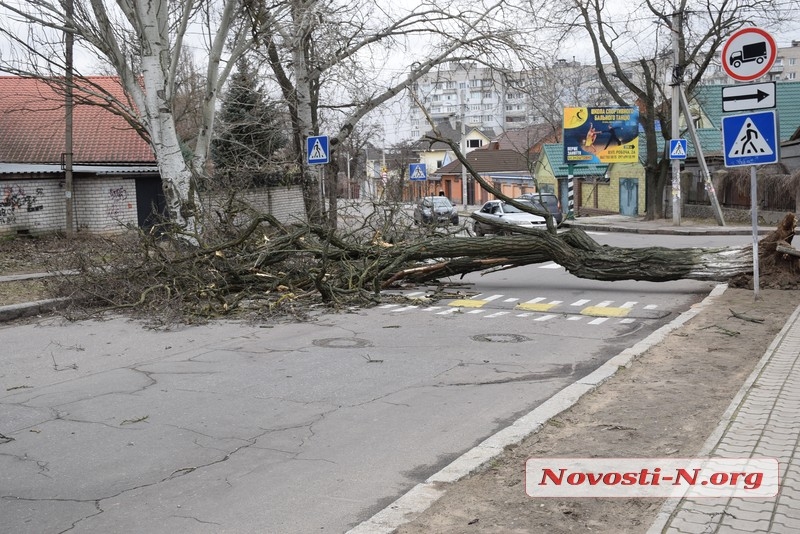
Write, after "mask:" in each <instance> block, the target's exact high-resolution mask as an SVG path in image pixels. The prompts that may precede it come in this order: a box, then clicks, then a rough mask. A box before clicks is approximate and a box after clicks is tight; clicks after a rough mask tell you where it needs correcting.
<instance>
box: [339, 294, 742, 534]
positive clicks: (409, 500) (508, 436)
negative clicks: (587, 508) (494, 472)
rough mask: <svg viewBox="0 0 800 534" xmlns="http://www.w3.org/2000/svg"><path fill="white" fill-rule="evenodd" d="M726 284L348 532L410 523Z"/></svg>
mask: <svg viewBox="0 0 800 534" xmlns="http://www.w3.org/2000/svg"><path fill="white" fill-rule="evenodd" d="M727 287H728V286H727V284H719V285H717V286H715V287H714V289H712V290H711V292H710V293H709V294H708V296H707V297H706V298H704V299H703V300H702V301H700V302H699V303H697V304H695V305H694V306H692V307H691V308H690V309H688V310H686V311H685V312H683V313H682V314H680V315H679V316H678V317H676V318H675V319H673V320H672V321H670V322H669V323H667V324H665V325H664V326H662V327H661V328H659V329H658V330H656V331H655V332H653V333H651V334H650V335H649V336H647V337H646V338H644V339H643V340H641V341H639V342H638V343H636V344H635V345H634V346H633V347H630V348H627V349H625V350H623V351H622V352H620V353H619V354H617V355H616V356H614V357H612V358H611V359H610V360H608V361H607V362H605V363H604V364H603V365H601V366H600V367H599V368H597V369H596V370H595V371H594V372H592V373H591V374H589V375H588V376H585V377H583V378H582V379H580V380H578V381H577V382H574V383H572V384H570V385H569V386H567V387H565V388H564V389H562V390H561V391H559V392H558V393H556V394H555V395H553V396H552V397H550V398H549V399H547V400H546V401H544V402H543V403H542V404H540V405H539V406H537V407H536V408H534V409H533V410H532V411H531V412H529V413H528V414H527V415H524V416H522V417H521V418H519V419H517V420H516V421H515V422H514V423H512V424H511V426H508V427H506V428H504V429H502V430H500V431H499V432H497V433H496V434H494V435H492V436H489V437H488V438H487V439H485V440H484V441H483V442H481V443H480V444H479V445H477V446H475V447H473V448H472V449H470V450H468V451H467V452H465V453H464V454H462V455H461V456H459V457H458V458H456V459H455V460H454V461H453V462H452V463H450V464H449V465H447V466H445V467H444V468H442V469H441V470H440V471H439V472H437V473H434V474H433V475H431V476H430V477H428V479H427V480H425V482H422V483H420V484H417V485H416V486H414V487H413V488H411V489H410V490H409V491H408V492H407V493H406V494H404V495H402V496H401V497H400V498H398V499H397V500H396V501H394V502H393V503H392V504H390V505H389V506H387V507H386V508H384V509H383V510H381V511H380V512H378V513H376V514H375V515H373V516H372V517H371V518H369V519H367V520H366V521H364V522H362V523H360V524H358V525H356V526H355V527H354V528H352V529H350V530H348V531H347V533H346V534H391V533H392V532H393V531H394V530H395V529H397V528H399V527H400V526H401V525H404V524H406V523H409V522H411V521H413V520H414V519H416V518H417V516H419V515H420V514H421V513H422V512H424V511H425V510H427V509H428V508H429V507H430V506H431V505H432V504H433V503H435V502H436V501H437V500H439V498H441V497H442V496H443V495H444V494H445V492H446V488H445V487H443V484H444V483H448V482H456V481H458V480H460V479H462V478H464V477H466V476H467V475H469V474H471V473H472V472H474V471H475V470H477V469H478V468H479V467H481V466H482V465H484V464H485V463H486V462H488V461H489V460H492V459H494V458H496V457H497V456H499V455H500V454H502V453H503V451H504V450H505V448H506V447H508V446H509V445H516V444H517V443H520V442H521V441H522V440H523V439H525V438H526V437H528V436H529V435H531V434H534V433H536V432H538V431H539V430H540V429H541V428H542V427H543V426H544V425H545V424H547V422H548V421H549V420H550V419H551V418H553V417H555V416H556V415H558V414H560V413H561V412H563V411H565V410H567V409H569V408H571V407H572V406H574V405H575V404H576V403H577V402H578V400H580V398H581V397H583V396H584V395H585V394H586V393H589V392H591V391H594V390H595V389H597V388H598V387H599V386H600V385H602V384H603V383H604V382H605V381H606V380H608V379H609V378H611V377H612V376H614V375H615V374H616V372H617V371H618V370H619V368H620V367H627V366H628V365H630V364H631V363H632V362H633V361H634V360H635V359H636V358H637V357H639V356H640V355H641V354H643V353H644V352H646V351H647V350H648V349H649V348H650V347H652V346H653V345H656V344H658V343H660V342H661V341H663V340H664V338H665V337H666V336H667V335H668V334H669V333H670V332H672V331H673V330H675V329H677V328H678V327H680V326H682V325H683V324H684V323H686V322H687V321H689V320H690V319H692V318H694V317H695V316H696V315H698V314H699V313H700V312H701V311H702V310H703V309H704V308H706V307H708V306H709V305H710V304H711V303H712V302H713V301H714V300H716V298H717V297H718V296H719V295H722V293H724V292H725V290H726V289H727Z"/></svg>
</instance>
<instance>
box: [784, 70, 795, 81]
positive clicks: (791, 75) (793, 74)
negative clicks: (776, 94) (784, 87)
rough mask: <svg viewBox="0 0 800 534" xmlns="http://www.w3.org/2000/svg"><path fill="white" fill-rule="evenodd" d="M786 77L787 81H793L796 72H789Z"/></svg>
mask: <svg viewBox="0 0 800 534" xmlns="http://www.w3.org/2000/svg"><path fill="white" fill-rule="evenodd" d="M786 77H787V78H788V79H790V80H794V79H795V78H796V77H797V73H796V72H790V73H789V74H788V75H787V76H786Z"/></svg>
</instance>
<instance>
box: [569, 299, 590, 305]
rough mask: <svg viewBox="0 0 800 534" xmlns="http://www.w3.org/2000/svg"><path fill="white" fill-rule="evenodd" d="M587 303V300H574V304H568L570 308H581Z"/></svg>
mask: <svg viewBox="0 0 800 534" xmlns="http://www.w3.org/2000/svg"><path fill="white" fill-rule="evenodd" d="M588 302H590V301H589V299H581V300H576V301H575V302H573V303H572V304H570V306H583V305H584V304H586V303H588Z"/></svg>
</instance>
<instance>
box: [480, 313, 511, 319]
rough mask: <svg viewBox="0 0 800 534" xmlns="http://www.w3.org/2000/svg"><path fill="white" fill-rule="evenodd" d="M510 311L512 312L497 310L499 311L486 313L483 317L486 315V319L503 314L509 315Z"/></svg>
mask: <svg viewBox="0 0 800 534" xmlns="http://www.w3.org/2000/svg"><path fill="white" fill-rule="evenodd" d="M509 313H510V312H497V313H493V314H491V315H484V316H483V317H484V319H492V318H494V317H500V316H502V315H508V314H509Z"/></svg>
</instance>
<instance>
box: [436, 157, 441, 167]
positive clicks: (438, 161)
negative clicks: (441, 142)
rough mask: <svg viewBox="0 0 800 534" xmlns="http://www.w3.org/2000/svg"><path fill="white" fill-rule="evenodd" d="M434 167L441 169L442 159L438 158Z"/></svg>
mask: <svg viewBox="0 0 800 534" xmlns="http://www.w3.org/2000/svg"><path fill="white" fill-rule="evenodd" d="M436 168H437V169H441V168H442V160H440V159H437V160H436Z"/></svg>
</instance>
